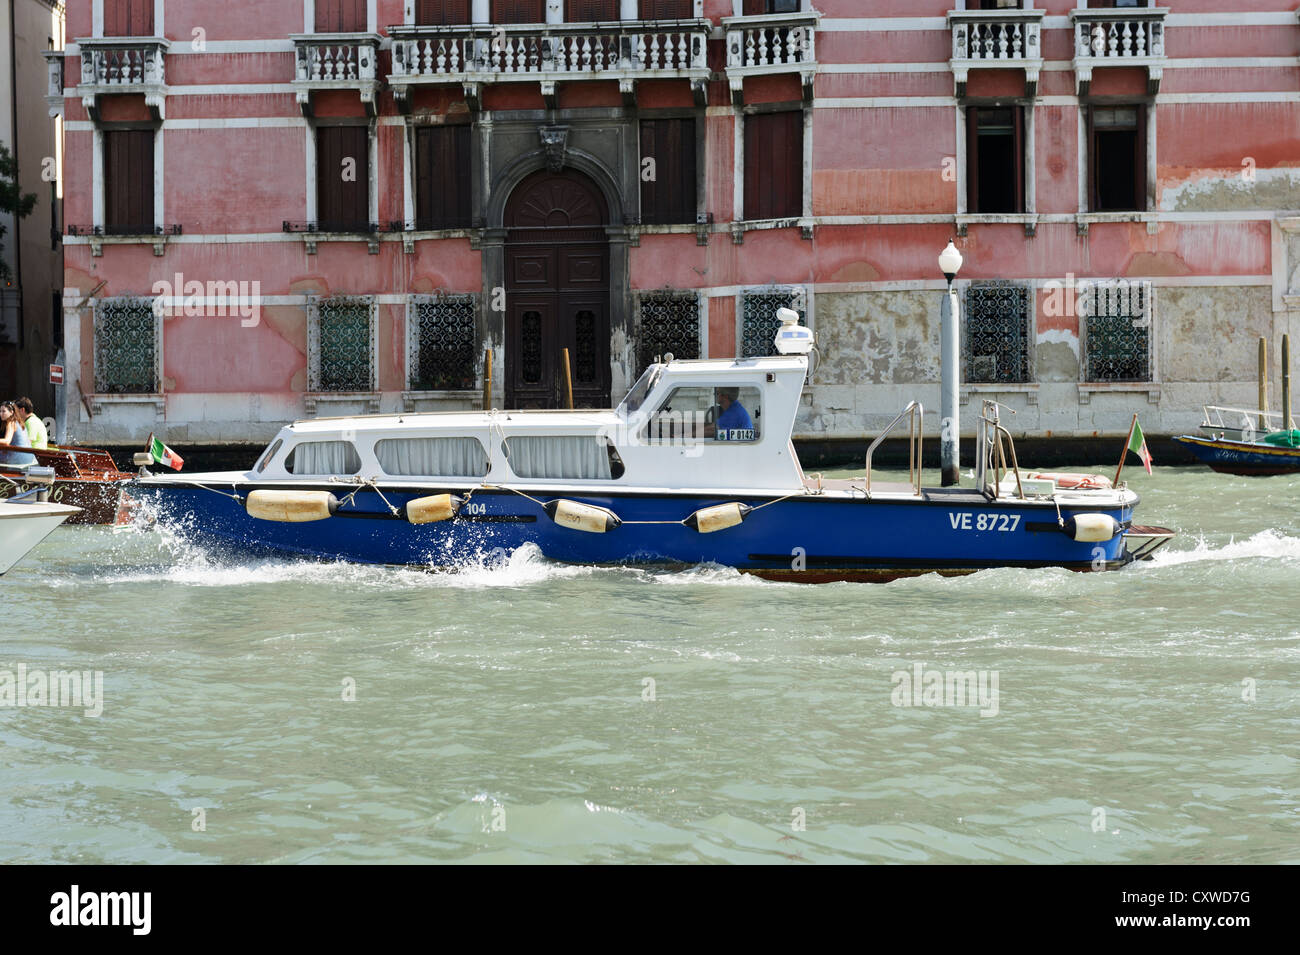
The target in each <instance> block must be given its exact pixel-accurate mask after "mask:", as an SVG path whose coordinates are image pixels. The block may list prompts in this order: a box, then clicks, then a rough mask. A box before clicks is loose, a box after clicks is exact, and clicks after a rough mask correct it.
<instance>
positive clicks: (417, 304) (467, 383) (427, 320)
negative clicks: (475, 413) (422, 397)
mask: <svg viewBox="0 0 1300 955" xmlns="http://www.w3.org/2000/svg"><path fill="white" fill-rule="evenodd" d="M406 314H407V326H406V327H407V335H408V336H409V344H408V349H407V357H408V366H407V367H408V372H407V380H408V381H409V382H410V389H411V390H412V391H463V390H466V389H470V388H474V387H475V386H476V385H477V384H478V364H477V358H478V347H477V338H476V335H475V330H474V296H473V295H416V296H412V298H411V301H410V304H409V306H408V308H407V313H406Z"/></svg>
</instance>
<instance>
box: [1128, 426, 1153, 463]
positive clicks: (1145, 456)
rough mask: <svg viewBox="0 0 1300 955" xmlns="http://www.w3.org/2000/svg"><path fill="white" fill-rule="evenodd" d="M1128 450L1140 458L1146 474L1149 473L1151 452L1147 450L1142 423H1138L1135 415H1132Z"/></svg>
mask: <svg viewBox="0 0 1300 955" xmlns="http://www.w3.org/2000/svg"><path fill="white" fill-rule="evenodd" d="M1128 450H1129V451H1132V452H1133V453H1134V454H1136V455H1137V456H1138V457H1139V458H1141V459H1142V466H1143V467H1144V468H1146V469H1147V474H1150V473H1151V452H1150V451H1148V450H1147V439H1146V435H1144V434H1143V433H1142V425H1140V424H1138V419H1137V415H1134V416H1133V431H1132V433H1130V434H1129V439H1128Z"/></svg>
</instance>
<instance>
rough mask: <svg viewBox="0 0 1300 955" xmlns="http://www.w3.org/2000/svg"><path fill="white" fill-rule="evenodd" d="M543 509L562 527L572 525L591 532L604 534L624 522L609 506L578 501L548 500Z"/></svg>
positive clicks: (578, 529)
mask: <svg viewBox="0 0 1300 955" xmlns="http://www.w3.org/2000/svg"><path fill="white" fill-rule="evenodd" d="M542 510H544V511H545V512H546V515H547V517H549V518H550V519H551V520H553V521H555V523H557V524H559V525H560V526H561V527H571V528H573V530H575V531H586V532H587V533H589V534H604V533H605V532H606V531H612V530H613V529H614V528H616V527H618V526H619V525H620V524H622V523H623V522H622V521H621V520H620V519H619V516H618V515H617V514H615V513H614V512H613V511H611V510H608V509H607V508H603V507H596V506H595V505H593V504H579V503H578V502H577V501H565V500H555V501H548V502H547V503H545V504H543V505H542Z"/></svg>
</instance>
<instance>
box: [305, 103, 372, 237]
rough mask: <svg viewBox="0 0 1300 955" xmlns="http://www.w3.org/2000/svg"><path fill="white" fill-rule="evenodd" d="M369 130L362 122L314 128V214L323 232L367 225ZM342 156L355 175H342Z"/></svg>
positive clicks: (345, 230) (360, 230) (355, 228)
mask: <svg viewBox="0 0 1300 955" xmlns="http://www.w3.org/2000/svg"><path fill="white" fill-rule="evenodd" d="M369 147H370V132H369V130H368V129H367V128H366V127H365V126H319V127H317V129H316V218H317V223H318V228H319V229H320V230H321V231H322V232H364V231H367V230H368V229H369V227H370V162H369V151H370V150H369ZM345 159H352V160H354V161H355V170H356V178H355V179H354V180H350V181H349V180H345V179H344V178H343V173H344V166H343V161H344V160H345Z"/></svg>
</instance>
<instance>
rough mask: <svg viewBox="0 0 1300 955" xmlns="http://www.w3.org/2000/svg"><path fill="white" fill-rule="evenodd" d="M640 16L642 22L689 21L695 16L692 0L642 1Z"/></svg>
mask: <svg viewBox="0 0 1300 955" xmlns="http://www.w3.org/2000/svg"><path fill="white" fill-rule="evenodd" d="M637 12H638V14H639V16H640V18H641V19H642V20H688V19H690V18H691V17H693V16H695V4H694V3H693V2H692V0H641V4H640V7H639V9H638V11H637Z"/></svg>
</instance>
